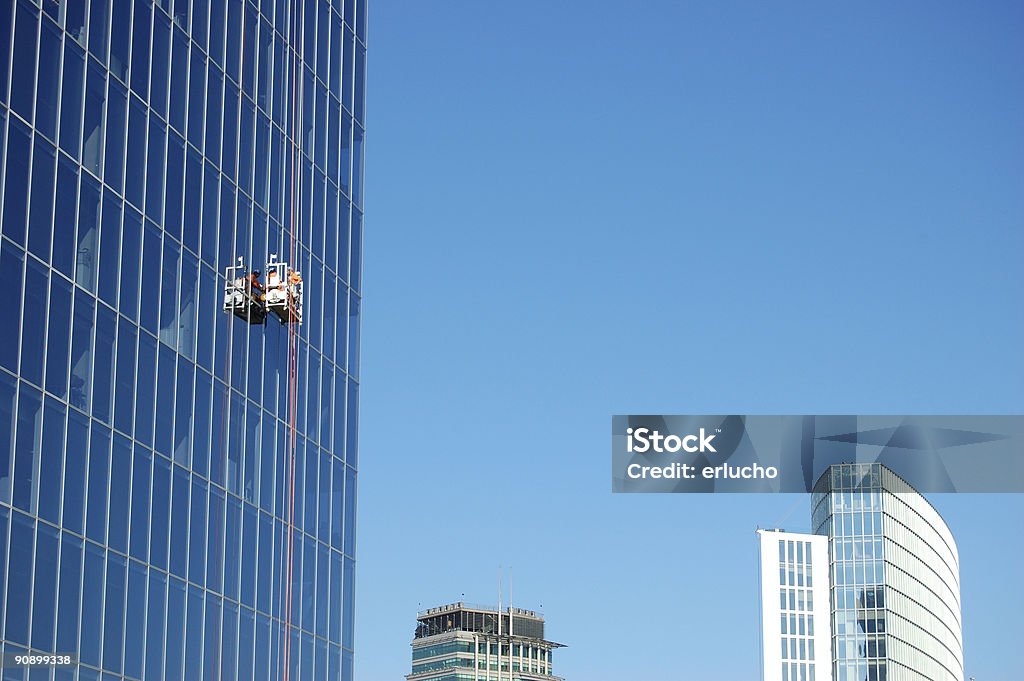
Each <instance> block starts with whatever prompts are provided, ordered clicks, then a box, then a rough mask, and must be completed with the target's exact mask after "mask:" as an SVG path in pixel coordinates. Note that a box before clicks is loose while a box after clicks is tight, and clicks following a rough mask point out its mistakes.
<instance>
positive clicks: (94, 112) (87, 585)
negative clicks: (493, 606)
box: [0, 0, 366, 681]
mask: <svg viewBox="0 0 1024 681" xmlns="http://www.w3.org/2000/svg"><path fill="white" fill-rule="evenodd" d="M365 5H366V2H365V0H277V1H276V2H275V1H274V0H259V1H258V2H257V0H212V2H207V1H205V0H203V1H194V2H186V1H185V0H157V1H156V2H152V1H149V0H134V1H131V0H74V1H70V0H59V1H58V0H15V1H13V2H12V1H11V0H7V1H6V2H0V192H2V197H0V290H2V292H3V294H2V295H3V297H4V299H5V300H6V301H7V302H6V304H5V310H6V316H5V324H4V326H5V330H4V331H3V333H2V334H0V632H2V635H0V640H2V646H3V652H4V653H5V655H7V656H8V657H7V659H8V660H9V659H10V655H12V654H16V653H21V652H24V651H28V650H32V651H36V652H40V653H59V654H68V655H72V656H74V657H75V658H76V660H77V663H76V664H73V665H70V666H66V667H57V668H51V667H39V668H34V669H25V668H16V667H13V668H8V669H5V670H4V671H3V678H4V679H30V678H31V679H37V678H38V679H48V678H56V679H69V680H70V679H80V680H83V681H92V680H100V679H102V680H104V681H106V680H108V679H122V678H124V679H168V680H170V679H174V680H177V681H185V680H192V679H235V678H238V679H325V678H326V679H345V680H346V681H348V680H350V679H352V655H353V653H352V648H353V635H352V633H353V584H354V581H353V575H354V546H355V531H354V527H355V491H356V470H357V465H356V464H357V458H356V449H357V413H358V402H359V317H360V315H359V310H360V278H361V277H360V274H361V244H362V155H363V139H364V133H363V130H364V118H363V114H364V96H363V88H364V73H365V54H366V51H365V39H366V35H365V28H366V8H365ZM274 254H277V255H278V256H279V258H280V259H281V260H284V261H287V262H289V264H290V266H291V267H292V268H293V269H295V270H299V271H301V273H302V276H303V279H304V291H305V300H304V305H303V307H304V316H303V323H302V324H301V326H299V325H297V324H296V325H290V326H289V325H285V324H282V323H281V322H280V321H278V320H277V319H276V318H274V317H273V316H269V317H268V319H267V321H266V323H265V324H252V325H250V324H247V323H246V321H245V320H243V319H238V318H236V317H233V316H231V315H229V314H226V313H224V312H223V311H222V297H223V293H224V290H225V289H224V285H225V282H224V277H223V273H224V271H225V268H226V267H227V266H229V265H233V264H235V263H236V262H237V259H238V257H240V256H241V257H242V258H243V260H244V262H245V263H246V264H247V265H248V266H249V267H250V268H252V269H264V268H265V263H267V262H268V259H269V258H270V257H271V256H272V255H274Z"/></svg>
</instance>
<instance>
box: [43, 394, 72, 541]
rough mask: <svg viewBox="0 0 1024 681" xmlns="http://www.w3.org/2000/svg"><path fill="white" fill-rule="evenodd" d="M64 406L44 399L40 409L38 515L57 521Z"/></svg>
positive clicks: (62, 457) (58, 514) (61, 466)
mask: <svg viewBox="0 0 1024 681" xmlns="http://www.w3.org/2000/svg"><path fill="white" fill-rule="evenodd" d="M66 411H67V410H66V407H64V405H63V404H61V403H60V402H58V401H57V400H55V399H53V398H52V397H47V398H46V405H45V407H44V409H43V442H42V450H41V454H40V459H39V517H40V518H43V519H45V520H48V521H50V522H51V523H53V524H54V525H59V524H60V487H61V473H62V472H63V471H62V470H61V469H62V468H63V463H64V419H65V417H66Z"/></svg>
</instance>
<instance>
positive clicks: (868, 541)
mask: <svg viewBox="0 0 1024 681" xmlns="http://www.w3.org/2000/svg"><path fill="white" fill-rule="evenodd" d="M812 509H813V512H812V526H813V527H814V532H815V534H823V535H827V536H828V538H829V553H830V563H831V580H830V581H831V586H832V594H831V606H832V656H833V678H834V679H836V681H962V679H963V635H962V623H961V618H960V561H959V556H958V553H957V548H956V543H955V542H954V540H953V535H952V534H951V533H950V531H949V528H948V527H946V523H945V522H944V521H943V520H942V518H941V517H940V516H939V514H938V512H936V510H935V509H934V508H933V507H932V506H931V504H929V503H928V501H927V500H925V498H924V497H922V496H921V495H920V494H918V493H917V492H916V491H915V490H914V489H913V488H911V487H910V485H908V484H907V483H906V482H905V481H903V480H902V479H901V478H899V477H898V476H897V475H896V474H895V473H893V472H892V471H890V470H889V469H888V468H885V467H884V466H882V465H880V464H840V465H833V466H831V467H830V468H829V469H828V470H827V471H825V473H824V474H823V475H822V476H821V478H820V479H819V480H818V482H817V484H816V485H815V488H814V495H813V500H812Z"/></svg>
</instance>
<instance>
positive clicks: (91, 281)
mask: <svg viewBox="0 0 1024 681" xmlns="http://www.w3.org/2000/svg"><path fill="white" fill-rule="evenodd" d="M63 161H64V159H61V162H62V163H61V169H63ZM59 179H60V175H59V174H58V181H59ZM114 218H115V219H117V215H116V214H115V216H114ZM99 229H100V186H99V183H97V182H96V181H95V180H94V179H92V178H91V177H89V176H88V175H83V176H82V185H81V203H80V204H79V207H78V240H77V266H76V268H75V272H76V274H75V277H76V282H77V283H78V285H79V286H81V287H82V288H84V289H85V290H87V291H89V292H93V291H95V290H96V267H97V265H98V263H99V260H98V258H97V257H96V251H97V245H98V241H99V237H98V234H99ZM115 257H116V254H115ZM54 260H55V261H56V257H55V258H54ZM115 262H116V261H115ZM115 271H116V268H115Z"/></svg>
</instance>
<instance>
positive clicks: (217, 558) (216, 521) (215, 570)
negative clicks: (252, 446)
mask: <svg viewBox="0 0 1024 681" xmlns="http://www.w3.org/2000/svg"><path fill="white" fill-rule="evenodd" d="M206 541H207V544H206V555H207V556H209V561H207V565H206V587H207V588H208V589H212V590H214V591H220V590H221V586H222V584H223V581H222V579H221V578H222V576H223V574H222V569H223V565H222V561H223V556H224V493H223V492H221V491H220V490H218V489H216V488H215V487H211V488H210V508H209V511H208V513H207V531H206Z"/></svg>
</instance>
